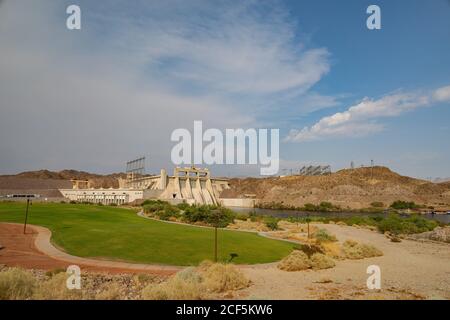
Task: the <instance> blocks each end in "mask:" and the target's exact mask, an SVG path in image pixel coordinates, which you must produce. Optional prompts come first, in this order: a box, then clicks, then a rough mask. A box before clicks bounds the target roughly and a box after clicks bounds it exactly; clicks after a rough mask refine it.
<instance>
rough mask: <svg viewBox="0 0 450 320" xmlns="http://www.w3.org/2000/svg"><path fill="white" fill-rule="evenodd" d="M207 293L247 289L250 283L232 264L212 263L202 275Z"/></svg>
mask: <svg viewBox="0 0 450 320" xmlns="http://www.w3.org/2000/svg"><path fill="white" fill-rule="evenodd" d="M202 275H203V279H204V285H205V287H206V289H207V290H208V291H212V292H225V291H229V290H239V289H243V288H246V287H248V285H249V284H250V281H249V280H248V279H247V278H246V277H245V275H244V274H243V273H242V272H241V271H240V270H238V269H237V268H236V267H235V266H234V265H232V264H221V263H214V264H212V265H210V266H209V267H207V268H206V269H205V271H203V273H202Z"/></svg>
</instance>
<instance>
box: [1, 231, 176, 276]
mask: <svg viewBox="0 0 450 320" xmlns="http://www.w3.org/2000/svg"><path fill="white" fill-rule="evenodd" d="M50 237H51V232H50V230H48V229H47V228H43V227H39V226H31V225H29V226H27V233H26V234H23V225H21V224H15V223H0V245H1V246H3V249H0V264H5V265H7V266H18V267H23V268H28V269H44V270H52V269H55V268H67V266H69V265H71V264H76V265H78V266H79V267H80V268H81V269H82V270H86V271H94V272H107V273H150V274H158V275H163V276H164V275H171V274H174V273H176V272H177V271H179V270H180V269H181V268H180V267H172V266H158V265H146V264H134V263H126V262H118V261H105V260H94V259H87V258H81V257H75V256H71V255H69V254H67V253H65V252H62V251H60V250H58V249H56V248H55V247H54V246H53V245H52V244H51V243H50Z"/></svg>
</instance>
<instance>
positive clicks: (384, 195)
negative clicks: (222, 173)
mask: <svg viewBox="0 0 450 320" xmlns="http://www.w3.org/2000/svg"><path fill="white" fill-rule="evenodd" d="M230 185H231V189H230V190H225V191H224V192H223V194H222V196H223V197H226V198H233V197H242V196H243V195H244V194H255V195H256V198H258V199H261V203H266V204H267V203H271V202H278V203H281V202H282V203H283V204H285V205H292V206H298V207H300V206H303V205H304V204H305V203H313V204H318V203H320V202H322V201H328V202H331V203H333V204H335V205H339V206H341V207H342V208H347V207H349V208H352V209H359V208H365V207H370V204H371V203H372V202H375V201H377V202H383V203H384V204H385V205H389V204H391V203H392V202H393V201H395V200H404V201H414V202H416V203H418V204H425V205H429V206H435V207H449V206H450V183H432V182H429V181H426V180H420V179H415V178H410V177H406V176H401V175H399V174H397V173H395V172H393V171H391V170H390V169H388V168H386V167H374V168H373V169H372V168H357V169H344V170H340V171H338V172H335V173H332V174H330V175H324V176H287V177H271V178H245V179H232V180H231V181H230Z"/></svg>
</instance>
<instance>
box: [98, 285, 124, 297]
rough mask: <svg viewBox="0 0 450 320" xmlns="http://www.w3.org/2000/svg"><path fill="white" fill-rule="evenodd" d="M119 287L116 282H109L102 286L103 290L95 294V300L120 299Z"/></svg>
mask: <svg viewBox="0 0 450 320" xmlns="http://www.w3.org/2000/svg"><path fill="white" fill-rule="evenodd" d="M121 296H122V295H121V288H120V285H119V284H118V283H115V282H113V283H110V284H106V285H104V286H103V290H102V291H101V292H100V293H97V294H96V295H95V299H96V300H120V299H121Z"/></svg>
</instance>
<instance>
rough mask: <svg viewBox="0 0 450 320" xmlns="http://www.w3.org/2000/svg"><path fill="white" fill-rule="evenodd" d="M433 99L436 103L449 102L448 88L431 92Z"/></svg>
mask: <svg viewBox="0 0 450 320" xmlns="http://www.w3.org/2000/svg"><path fill="white" fill-rule="evenodd" d="M433 98H434V99H435V100H436V101H448V100H450V86H446V87H442V88H439V89H437V90H435V91H434V92H433Z"/></svg>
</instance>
